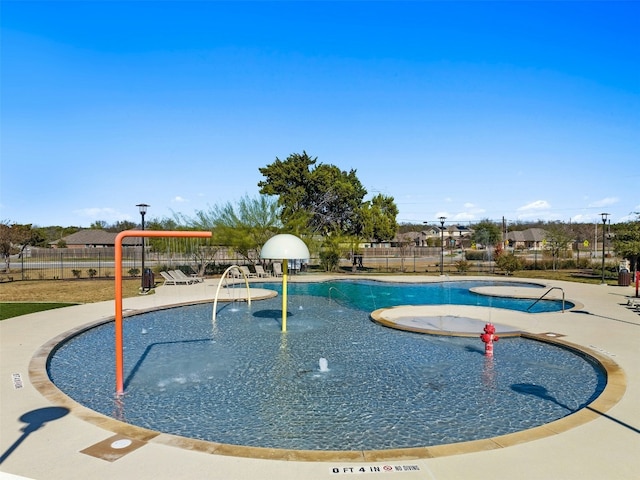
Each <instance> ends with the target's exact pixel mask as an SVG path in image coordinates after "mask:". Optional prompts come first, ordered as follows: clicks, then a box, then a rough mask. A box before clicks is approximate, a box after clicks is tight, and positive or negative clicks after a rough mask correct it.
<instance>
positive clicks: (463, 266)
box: [456, 260, 470, 273]
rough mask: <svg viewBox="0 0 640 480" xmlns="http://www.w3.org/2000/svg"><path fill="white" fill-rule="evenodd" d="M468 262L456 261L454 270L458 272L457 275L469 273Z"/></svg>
mask: <svg viewBox="0 0 640 480" xmlns="http://www.w3.org/2000/svg"><path fill="white" fill-rule="evenodd" d="M469 267H470V265H469V262H468V261H466V260H458V261H457V262H456V269H457V270H458V272H459V273H466V272H468V271H469Z"/></svg>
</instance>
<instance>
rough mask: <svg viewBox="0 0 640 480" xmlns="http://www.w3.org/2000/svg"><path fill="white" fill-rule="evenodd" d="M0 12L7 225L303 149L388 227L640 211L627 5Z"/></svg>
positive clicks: (223, 184) (208, 190)
mask: <svg viewBox="0 0 640 480" xmlns="http://www.w3.org/2000/svg"><path fill="white" fill-rule="evenodd" d="M1 8H2V10H1V12H0V13H1V15H0V18H1V20H0V22H1V26H2V37H1V38H0V40H1V42H2V47H1V57H0V62H1V64H0V66H1V84H0V88H1V101H2V104H1V111H0V119H1V124H0V128H1V132H0V133H1V147H0V148H1V150H0V154H1V170H0V189H1V190H0V208H1V209H0V219H1V220H8V221H11V222H18V223H33V224H36V225H39V226H48V225H64V226H69V225H75V226H87V227H88V226H89V225H90V224H91V223H92V222H94V221H96V220H104V221H107V222H108V223H113V222H115V221H118V220H132V221H138V220H139V218H140V216H139V214H138V210H137V208H136V207H135V205H136V204H138V203H148V204H150V205H151V207H150V209H149V212H148V216H147V218H161V217H165V216H170V215H172V212H179V213H183V214H186V215H189V216H190V215H193V214H194V212H195V211H197V210H207V209H208V208H210V207H211V206H213V205H220V204H224V203H226V202H232V203H233V202H235V201H237V200H238V199H240V198H241V197H243V196H245V195H248V196H249V197H257V196H258V187H257V183H258V182H259V181H260V180H262V179H263V177H262V175H261V174H260V172H259V171H258V169H259V168H260V167H263V166H266V165H268V164H270V163H272V162H273V161H274V160H275V159H276V157H278V158H280V159H282V160H284V159H285V158H286V157H287V156H288V155H290V154H291V153H301V152H302V151H303V150H305V151H306V152H307V153H308V154H309V155H311V156H314V157H317V158H318V162H319V163H326V164H333V165H336V166H338V167H339V168H341V169H342V170H347V171H348V170H350V169H356V170H357V175H358V178H359V179H360V181H361V182H362V184H363V185H364V187H365V188H366V189H367V191H368V192H369V196H368V197H371V196H372V195H375V194H377V193H382V194H384V195H388V196H392V197H393V198H394V199H395V202H396V204H397V205H398V208H399V210H400V214H399V216H398V220H399V221H400V222H412V223H422V222H425V221H430V222H433V221H436V219H437V218H438V217H439V216H442V215H444V216H446V217H447V223H467V222H474V221H480V220H482V219H485V218H489V219H495V220H499V219H501V218H502V217H505V218H506V219H507V220H508V221H517V220H521V221H527V220H538V219H541V220H561V221H569V220H571V221H572V222H593V221H600V215H599V214H600V213H601V212H603V211H604V212H608V213H611V220H612V222H614V223H615V222H620V221H625V220H629V219H635V218H636V215H633V214H632V212H639V211H640V190H639V189H638V185H639V184H640V28H639V26H638V25H639V24H638V22H639V21H640V20H639V19H640V2H635V1H627V2H615V1H603V2H597V1H587V2H581V1H568V2H557V1H548V2H527V1H503V2H487V1H470V2H460V1H447V2H432V1H422V2H420V1H411V2H383V1H377V2H366V1H354V2H339V1H333V2H320V1H295V2H282V1H280V2H265V1H255V2H239V1H237V2H231V1H228V2H208V1H193V2H189V1H180V2H170V1H133V2H118V1H103V2H91V1H82V2H81V1H69V2H57V1H44V2H33V1H6V0H4V1H3V2H2V5H1Z"/></svg>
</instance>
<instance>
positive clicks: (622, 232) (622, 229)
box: [613, 221, 640, 271]
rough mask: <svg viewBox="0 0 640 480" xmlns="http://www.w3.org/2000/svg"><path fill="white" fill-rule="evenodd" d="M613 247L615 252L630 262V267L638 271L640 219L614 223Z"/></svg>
mask: <svg viewBox="0 0 640 480" xmlns="http://www.w3.org/2000/svg"><path fill="white" fill-rule="evenodd" d="M614 233H615V236H614V237H613V248H614V250H615V251H616V253H617V254H618V255H620V256H622V257H623V258H627V259H629V260H630V262H631V269H632V270H634V271H638V259H639V257H640V221H635V222H626V223H620V224H618V225H615V227H614Z"/></svg>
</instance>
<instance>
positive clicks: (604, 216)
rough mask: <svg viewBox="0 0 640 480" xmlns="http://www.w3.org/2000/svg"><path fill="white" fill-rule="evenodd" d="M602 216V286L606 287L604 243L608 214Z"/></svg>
mask: <svg viewBox="0 0 640 480" xmlns="http://www.w3.org/2000/svg"><path fill="white" fill-rule="evenodd" d="M600 215H602V284H603V285H604V284H605V283H604V243H605V231H606V229H605V227H606V225H607V217H608V216H609V214H608V213H601V214H600Z"/></svg>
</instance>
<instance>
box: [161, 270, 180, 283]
mask: <svg viewBox="0 0 640 480" xmlns="http://www.w3.org/2000/svg"><path fill="white" fill-rule="evenodd" d="M160 275H162V278H164V283H163V284H162V285H163V286H164V285H177V283H176V280H175V278H173V277H172V276H171V275H169V274H168V273H167V272H160Z"/></svg>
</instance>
